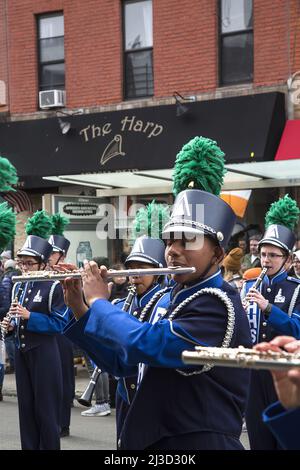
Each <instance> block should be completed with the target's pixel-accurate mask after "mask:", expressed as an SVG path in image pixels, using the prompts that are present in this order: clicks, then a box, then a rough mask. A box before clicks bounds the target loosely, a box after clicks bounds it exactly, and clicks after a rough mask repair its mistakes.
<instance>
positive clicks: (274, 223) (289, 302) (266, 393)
mask: <svg viewBox="0 0 300 470" xmlns="http://www.w3.org/2000/svg"><path fill="white" fill-rule="evenodd" d="M298 214H299V209H298V207H297V204H296V202H295V201H294V200H292V199H291V198H290V197H289V196H287V195H286V196H285V197H284V198H282V199H279V201H276V202H274V203H273V204H272V205H271V207H270V209H269V211H268V213H267V214H266V231H265V234H264V236H263V238H262V240H261V241H260V242H259V250H260V258H261V263H262V266H264V267H266V268H268V271H267V275H266V276H265V278H264V280H263V282H262V284H261V286H260V288H259V289H253V288H252V281H247V282H246V283H245V285H244V292H242V296H243V295H245V294H246V297H245V299H246V301H247V303H248V307H247V310H246V311H247V316H248V320H249V324H250V329H251V337H252V342H253V344H257V343H259V342H262V341H263V342H265V341H270V340H272V339H273V338H275V337H276V336H278V335H290V336H295V337H296V338H297V339H299V338H300V295H299V291H300V281H299V279H295V278H292V277H289V276H288V273H287V271H286V265H287V263H289V261H290V257H291V252H292V249H293V246H294V244H295V240H296V238H295V235H294V233H293V228H294V226H295V225H296V223H297V221H298ZM276 400H277V397H276V392H275V389H274V385H273V381H272V377H271V374H270V373H269V372H268V371H265V370H253V371H251V382H250V393H249V399H248V407H247V411H246V423H247V430H248V435H249V441H250V446H251V450H279V449H281V448H282V447H281V445H280V443H279V442H278V440H277V439H276V438H275V437H274V436H273V435H272V433H271V432H270V431H269V430H268V428H267V426H265V424H264V423H263V421H262V418H261V416H262V413H263V410H264V409H265V408H267V407H268V406H269V405H270V404H271V403H273V402H275V401H276Z"/></svg>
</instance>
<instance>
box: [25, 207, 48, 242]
mask: <svg viewBox="0 0 300 470" xmlns="http://www.w3.org/2000/svg"><path fill="white" fill-rule="evenodd" d="M25 230H26V233H27V235H37V236H38V237H41V238H45V239H47V238H49V237H50V235H51V234H52V222H51V217H50V216H49V215H48V214H47V212H45V211H44V210H42V211H36V212H35V213H34V214H33V216H32V217H30V219H28V221H27V224H26V225H25Z"/></svg>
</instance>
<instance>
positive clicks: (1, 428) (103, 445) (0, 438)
mask: <svg viewBox="0 0 300 470" xmlns="http://www.w3.org/2000/svg"><path fill="white" fill-rule="evenodd" d="M74 403H75V407H74V408H72V418H71V428H70V434H71V435H70V436H68V437H64V438H63V439H61V448H62V450H99V449H105V450H110V449H115V448H116V444H115V442H116V437H115V410H114V409H113V410H112V414H111V415H110V416H105V417H96V418H86V417H83V416H81V415H80V412H81V411H83V410H84V409H85V408H83V407H81V406H79V405H78V404H77V402H76V400H74ZM45 412H47V410H45ZM0 422H1V425H0V450H20V448H21V447H20V437H19V421H18V405H17V399H16V398H15V397H8V396H5V397H4V401H3V402H1V403H0Z"/></svg>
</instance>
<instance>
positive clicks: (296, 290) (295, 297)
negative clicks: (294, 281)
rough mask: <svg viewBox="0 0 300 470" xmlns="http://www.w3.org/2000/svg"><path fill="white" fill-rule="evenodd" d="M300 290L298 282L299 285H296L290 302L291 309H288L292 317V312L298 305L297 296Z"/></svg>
mask: <svg viewBox="0 0 300 470" xmlns="http://www.w3.org/2000/svg"><path fill="white" fill-rule="evenodd" d="M299 290H300V284H298V286H297V287H296V289H295V290H294V293H293V296H292V300H291V303H290V306H289V309H288V316H289V317H291V316H292V313H293V311H294V308H295V305H296V301H297V298H298V294H299Z"/></svg>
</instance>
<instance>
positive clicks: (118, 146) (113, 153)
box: [100, 134, 126, 165]
mask: <svg viewBox="0 0 300 470" xmlns="http://www.w3.org/2000/svg"><path fill="white" fill-rule="evenodd" d="M119 155H120V156H121V157H122V156H124V155H126V153H124V152H122V136H121V135H120V134H116V135H115V136H114V138H113V139H112V140H111V141H110V142H109V144H108V145H107V146H106V147H105V149H104V151H103V153H102V155H101V159H100V164H101V165H105V163H107V162H108V160H110V159H111V158H114V157H117V156H119Z"/></svg>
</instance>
